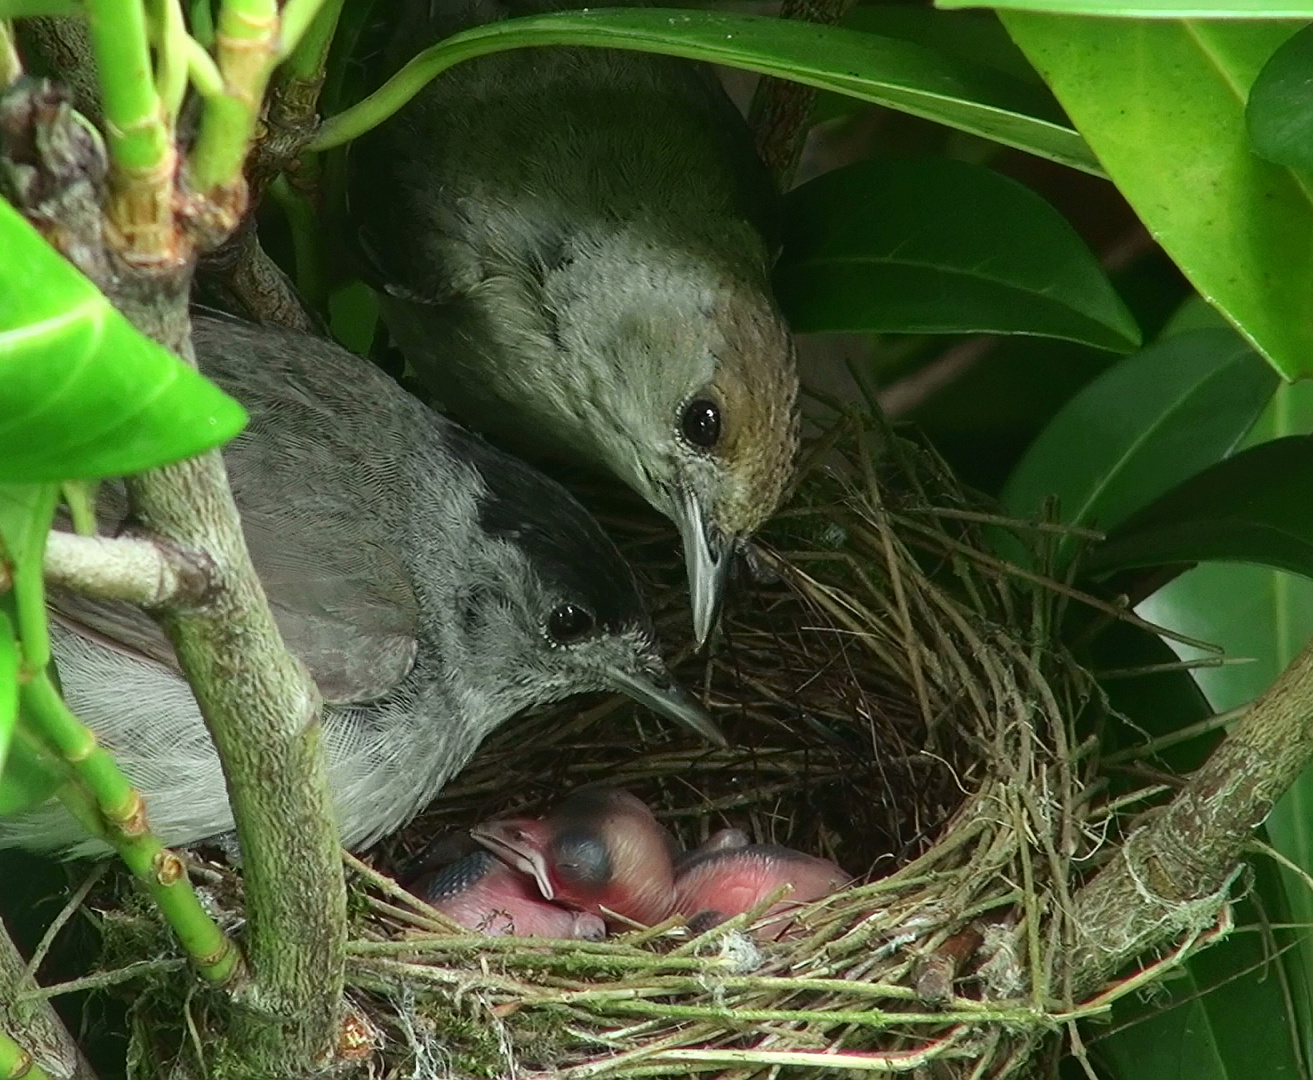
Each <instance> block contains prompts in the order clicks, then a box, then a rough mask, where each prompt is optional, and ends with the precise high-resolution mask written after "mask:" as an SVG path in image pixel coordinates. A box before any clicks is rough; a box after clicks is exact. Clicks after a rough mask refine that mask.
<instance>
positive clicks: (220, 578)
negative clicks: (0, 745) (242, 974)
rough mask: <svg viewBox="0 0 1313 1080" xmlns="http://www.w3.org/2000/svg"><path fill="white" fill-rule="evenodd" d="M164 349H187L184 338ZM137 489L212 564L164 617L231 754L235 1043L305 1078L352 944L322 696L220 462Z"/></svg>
mask: <svg viewBox="0 0 1313 1080" xmlns="http://www.w3.org/2000/svg"><path fill="white" fill-rule="evenodd" d="M161 336H162V337H164V336H167V335H166V333H164V332H162V333H161ZM157 340H158V339H157ZM168 344H169V345H170V346H172V347H173V348H174V349H175V350H177V351H178V352H179V354H180V355H181V356H183V357H184V358H185V359H189V360H190V359H191V358H192V352H191V346H190V339H189V338H188V336H187V335H186V334H185V333H179V334H178V336H176V337H169V340H168ZM128 490H129V495H130V496H131V500H132V505H133V507H134V509H135V510H136V513H137V515H138V517H139V519H140V520H141V522H142V524H143V525H144V526H145V527H146V528H148V529H150V530H151V531H153V532H154V533H155V534H157V535H159V536H161V537H166V538H168V539H169V540H170V541H171V542H172V543H174V544H177V545H179V546H181V547H183V548H185V549H189V550H197V551H205V552H206V553H207V554H209V555H210V556H211V558H212V559H213V560H214V567H215V571H214V585H213V588H212V589H211V591H210V594H209V596H208V597H207V601H206V603H205V604H203V605H200V606H190V607H185V608H182V609H179V610H174V611H168V612H166V613H165V614H163V615H162V616H161V620H160V621H161V623H162V625H163V627H164V629H165V630H166V632H167V633H168V635H169V638H170V640H171V641H172V642H173V646H174V649H175V650H176V652H177V655H178V660H179V663H180V664H181V665H182V668H183V671H184V672H186V674H187V677H188V680H189V681H190V682H191V685H192V688H193V690H194V691H195V694H196V699H197V702H198V704H199V705H200V707H201V712H202V714H203V715H204V717H205V721H206V725H207V727H208V728H209V731H210V735H211V737H212V739H213V740H214V745H215V748H216V749H217V750H218V753H219V758H220V761H221V762H222V763H223V767H224V773H225V776H226V779H227V782H228V793H229V802H230V803H231V805H232V809H233V817H234V818H235V819H236V823H237V835H238V840H239V842H240V844H241V850H242V871H243V878H244V879H245V882H246V900H247V916H248V919H249V921H250V934H249V938H248V943H247V958H248V961H249V964H250V968H251V975H252V978H251V984H250V991H249V995H248V996H246V997H245V998H244V999H243V1001H244V1003H245V1004H247V1005H249V1008H239V1009H237V1010H235V1012H234V1014H233V1024H234V1031H233V1035H234V1038H233V1039H232V1040H231V1041H230V1046H231V1048H232V1051H233V1053H237V1052H238V1050H239V1048H240V1052H241V1053H242V1054H243V1055H245V1057H246V1059H249V1062H250V1063H258V1064H259V1065H260V1067H261V1068H262V1069H263V1070H264V1071H263V1073H262V1074H261V1073H258V1072H255V1071H253V1070H251V1071H248V1073H247V1075H263V1076H264V1077H278V1076H283V1075H288V1076H293V1075H294V1076H302V1075H304V1074H305V1073H306V1072H307V1071H309V1067H310V1066H311V1065H312V1064H313V1065H318V1064H319V1063H323V1062H327V1061H331V1059H332V1056H333V1053H334V1049H335V1045H336V1038H337V1034H338V1024H339V1018H340V1016H339V1014H340V1009H341V1002H342V980H343V967H344V963H345V944H346V886H345V881H344V876H343V872H342V861H341V856H340V854H339V845H338V832H337V824H336V819H335V816H334V813H333V806H332V801H331V797H330V794H329V788H328V780H327V771H326V769H325V765H324V758H323V751H322V748H321V738H322V733H321V728H320V724H319V715H318V696H317V693H316V691H315V688H314V684H313V683H312V682H311V681H310V679H309V677H308V675H307V674H306V672H305V669H304V668H303V667H302V666H301V664H300V663H298V662H297V661H296V660H295V659H294V658H293V657H292V656H291V655H290V654H289V653H288V652H287V649H286V647H285V646H284V645H283V642H282V638H281V637H280V635H279V633H278V629H277V627H276V625H275V624H274V621H273V617H272V615H271V614H270V612H269V607H268V604H267V602H266V601H265V597H264V593H263V590H262V588H261V586H260V583H259V580H258V578H257V577H256V575H255V571H254V569H253V567H252V566H251V562H250V556H249V554H248V552H247V550H246V545H245V541H244V539H243V537H242V531H241V525H240V519H239V518H238V514H237V508H236V506H235V505H234V504H233V500H232V493H231V491H230V489H229V487H228V483H227V474H226V472H225V470H224V466H223V459H222V457H221V456H220V455H219V454H218V453H217V452H211V453H208V454H204V455H201V456H200V457H197V458H193V459H191V460H189V461H184V462H180V463H178V464H176V465H170V466H168V467H167V468H163V469H157V470H155V471H153V472H150V473H145V474H142V475H140V476H136V477H130V478H129V479H128ZM230 1064H233V1065H237V1064H240V1063H239V1062H233V1063H230Z"/></svg>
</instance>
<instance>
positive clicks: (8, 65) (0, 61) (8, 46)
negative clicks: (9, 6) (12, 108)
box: [0, 19, 23, 87]
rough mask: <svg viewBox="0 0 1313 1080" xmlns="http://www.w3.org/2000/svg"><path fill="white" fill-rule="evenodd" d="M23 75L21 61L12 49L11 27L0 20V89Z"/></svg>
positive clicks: (13, 48)
mask: <svg viewBox="0 0 1313 1080" xmlns="http://www.w3.org/2000/svg"><path fill="white" fill-rule="evenodd" d="M22 74H23V61H22V60H20V59H19V56H18V50H17V49H16V48H15V47H14V28H13V25H12V24H11V23H10V22H9V21H8V20H4V19H0V87H5V86H8V85H9V84H10V83H12V82H15V81H16V80H17V79H18V78H19V77H20V76H22Z"/></svg>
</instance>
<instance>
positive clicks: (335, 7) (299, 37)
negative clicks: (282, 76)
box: [278, 0, 345, 79]
mask: <svg viewBox="0 0 1313 1080" xmlns="http://www.w3.org/2000/svg"><path fill="white" fill-rule="evenodd" d="M344 2H345V0H288V2H287V3H286V4H284V5H283V12H282V19H283V25H282V34H281V35H280V36H281V41H280V42H279V44H278V56H279V58H280V59H283V60H285V61H286V63H285V64H284V70H286V72H287V74H288V75H289V76H290V77H291V78H293V79H312V78H320V79H322V76H323V71H324V63H325V61H327V59H328V50H329V47H330V46H331V45H332V44H333V35H334V33H335V32H336V31H337V20H338V17H339V16H340V15H341V14H342V4H343V3H344Z"/></svg>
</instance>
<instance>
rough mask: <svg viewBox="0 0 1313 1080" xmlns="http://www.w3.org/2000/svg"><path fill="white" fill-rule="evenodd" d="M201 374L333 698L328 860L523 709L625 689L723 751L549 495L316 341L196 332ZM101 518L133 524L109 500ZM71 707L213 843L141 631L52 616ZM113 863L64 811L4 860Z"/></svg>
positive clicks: (581, 517) (626, 597)
mask: <svg viewBox="0 0 1313 1080" xmlns="http://www.w3.org/2000/svg"><path fill="white" fill-rule="evenodd" d="M194 343H195V346H196V353H197V357H198V360H199V363H200V367H201V370H202V371H203V372H204V373H205V374H206V375H208V376H209V377H210V378H212V379H214V380H215V381H216V382H217V383H218V384H219V385H220V386H222V387H223V388H224V389H225V390H227V391H229V392H230V393H231V394H233V396H234V397H236V398H237V399H238V400H239V401H241V402H242V404H243V405H245V406H246V408H247V410H248V411H249V413H250V417H251V421H250V424H249V426H248V427H247V429H246V430H245V431H244V432H243V433H242V434H241V435H239V436H238V437H237V438H236V439H235V440H234V441H233V442H232V443H230V444H229V445H228V446H227V447H225V449H224V460H225V462H226V464H227V467H228V472H229V477H230V480H231V483H232V488H233V494H234V496H235V498H236V501H237V506H238V508H239V510H240V511H241V516H242V525H243V530H244V532H245V536H246V541H247V545H248V547H249V548H250V551H251V557H252V560H253V562H254V564H255V567H256V570H257V572H258V573H259V575H260V580H261V582H262V583H263V585H264V588H265V592H266V594H267V596H268V598H269V603H270V606H271V608H272V610H273V613H274V617H275V619H276V620H277V622H278V625H279V628H280V630H281V631H282V634H283V637H284V640H285V641H286V642H287V645H288V647H289V649H290V650H291V651H292V652H293V653H294V654H295V655H296V656H297V657H298V658H299V659H300V660H301V661H302V662H303V663H305V665H306V666H307V668H308V669H309V671H310V673H311V675H312V676H313V678H314V680H315V682H316V684H317V685H318V687H319V690H320V692H321V694H322V697H323V700H324V703H325V704H324V710H323V731H324V740H323V741H324V748H325V752H326V755H327V759H328V776H329V783H330V786H331V789H332V796H333V800H334V803H335V806H336V811H337V817H338V823H339V826H340V829H341V835H342V841H343V843H345V844H346V845H348V846H350V847H362V846H364V845H367V844H369V843H371V842H373V841H374V840H377V839H378V838H379V837H381V836H383V835H384V834H386V833H388V832H391V831H393V830H395V829H397V828H399V827H400V826H401V825H403V824H404V823H405V822H406V821H408V820H409V819H410V818H411V817H412V816H413V815H414V814H415V813H416V812H417V811H418V810H420V809H421V808H422V807H423V806H424V805H425V804H426V803H427V802H428V801H429V800H430V799H432V797H433V796H434V795H436V794H437V792H438V791H439V790H440V789H441V787H442V786H443V784H444V783H445V782H446V781H447V779H448V778H449V777H451V776H452V775H453V774H454V773H456V772H457V771H458V770H459V769H460V768H461V767H462V766H463V765H464V764H465V763H466V762H467V761H468V760H469V758H470V757H471V756H472V755H473V753H474V751H475V749H476V748H477V747H478V745H479V743H480V742H481V741H482V740H483V739H484V737H485V736H487V735H488V734H489V733H490V732H491V731H492V730H493V729H494V728H496V727H497V726H498V725H500V724H502V723H503V722H504V721H506V720H508V719H509V718H510V717H512V716H513V715H514V714H516V713H518V712H520V711H521V710H523V709H527V708H530V707H533V706H537V705H544V704H547V703H549V702H554V701H559V700H561V699H563V698H566V697H568V696H570V695H572V694H578V693H583V692H588V691H599V690H612V691H622V692H625V693H628V694H631V695H633V696H635V697H637V698H639V699H640V700H641V701H642V702H644V703H645V704H647V705H649V706H651V707H652V708H653V709H655V710H657V711H658V712H660V713H662V714H663V715H665V716H667V717H670V718H672V719H674V720H677V721H679V722H681V723H684V724H688V725H690V726H691V727H693V728H695V729H696V730H698V731H700V732H701V733H702V734H703V735H704V736H706V737H707V738H710V739H712V740H715V741H721V740H720V735H719V733H718V732H717V731H716V729H715V727H714V726H713V725H712V724H711V722H710V720H709V719H708V717H707V716H706V714H705V713H704V712H703V711H702V710H701V709H700V708H699V707H698V706H697V705H696V704H695V703H694V702H693V701H692V700H690V699H689V698H688V697H687V696H686V695H685V694H684V693H683V692H682V691H681V690H680V689H679V688H678V687H677V686H676V685H675V683H674V682H673V680H672V679H671V677H670V675H669V673H668V671H667V670H666V668H665V666H664V664H663V662H662V660H661V658H660V655H659V654H658V651H657V645H656V640H655V636H654V632H653V629H652V624H651V621H650V619H649V618H648V616H647V614H646V612H645V610H644V608H643V604H642V601H641V600H640V598H639V595H638V591H637V587H636V585H635V582H634V578H633V575H632V573H631V571H630V569H629V567H628V566H627V565H626V563H625V562H624V560H623V558H622V557H621V555H620V553H619V552H618V551H617V550H616V548H615V545H614V544H613V543H612V542H611V541H610V540H609V539H608V538H607V536H606V534H605V533H604V532H603V531H602V530H601V528H600V527H599V526H598V524H597V522H596V521H595V520H593V518H592V517H591V516H590V515H589V514H588V512H587V511H586V510H585V509H584V508H583V507H582V506H580V505H579V503H578V502H576V501H575V500H574V499H573V498H572V497H571V496H570V495H569V494H568V493H567V492H566V491H565V489H564V488H562V487H560V486H559V485H558V484H556V483H554V482H553V481H551V480H548V479H547V478H546V477H545V476H543V475H541V474H540V473H538V472H536V471H535V470H533V469H531V468H529V467H528V466H526V465H525V464H524V463H523V462H521V461H519V460H517V459H515V458H513V457H511V456H509V455H507V454H505V453H502V452H500V451H498V450H496V449H494V448H493V447H491V446H489V445H488V444H487V443H485V442H484V441H483V440H482V439H480V438H478V437H476V436H473V435H471V434H469V433H468V432H466V431H464V430H463V429H462V428H460V427H458V426H457V425H456V424H454V423H452V422H451V421H449V420H446V419H444V418H443V417H441V416H439V415H438V414H437V413H435V412H433V411H432V410H431V409H429V408H427V407H426V406H425V405H423V404H422V403H421V402H419V401H418V400H417V399H415V398H413V397H412V396H411V395H409V394H407V393H406V392H405V391H404V390H402V389H401V388H400V387H399V386H398V385H397V384H396V383H395V382H393V381H392V380H391V379H389V378H388V377H387V376H385V375H384V374H383V373H382V372H380V371H379V370H378V369H377V368H375V367H373V366H372V365H370V364H368V363H366V362H365V361H363V360H361V359H360V358H358V357H356V356H353V355H351V354H350V353H347V352H345V351H344V350H342V349H340V348H338V347H337V346H335V345H333V344H332V343H330V342H327V341H324V340H321V339H319V338H314V337H310V336H307V335H303V334H297V333H292V332H290V331H284V330H276V329H270V328H260V327H255V326H252V325H250V324H246V323H241V322H238V321H236V320H232V319H215V318H198V319H197V320H196V321H195V332H194ZM99 509H100V512H101V513H102V515H103V516H104V517H105V518H106V519H107V523H108V524H109V526H110V529H111V530H113V529H117V528H120V527H124V526H130V524H131V519H130V518H129V517H128V510H127V507H126V505H125V502H124V499H123V493H122V488H121V486H119V485H107V488H106V490H105V491H104V493H103V497H102V501H101V506H100V508H99ZM52 602H53V607H54V613H55V615H56V619H57V622H56V623H55V625H54V626H53V627H52V631H53V634H52V636H53V646H54V654H55V659H56V661H57V663H58V667H59V672H60V676H61V680H62V684H63V690H64V694H65V697H66V699H67V701H68V703H69V704H70V706H71V707H72V708H73V710H74V711H75V712H76V713H77V714H78V716H79V717H80V718H81V719H82V720H83V721H84V722H85V723H86V724H87V725H88V726H90V727H91V728H92V730H94V731H95V733H96V735H97V737H98V738H99V739H100V740H101V742H102V743H103V744H104V745H105V746H107V747H108V748H109V749H110V750H111V751H112V752H113V754H114V755H115V757H116V759H117V760H118V762H119V764H120V765H121V766H122V767H123V769H124V771H125V772H126V773H127V775H128V777H129V778H130V779H131V780H132V781H133V783H134V784H136V785H137V786H138V788H139V789H140V790H141V791H142V793H143V794H144V795H145V797H146V804H147V812H148V814H149V818H150V822H151V825H152V827H153V828H154V830H155V831H156V832H157V833H158V834H159V835H160V836H161V838H162V839H163V840H164V841H165V843H167V844H171V845H179V844H188V843H193V842H196V841H200V840H204V839H207V838H210V837H214V836H216V835H218V834H224V833H226V832H228V831H229V830H231V829H232V827H233V818H232V812H231V810H230V809H229V806H228V799H227V791H226V788H225V785H224V779H223V773H222V771H221V769H220V765H219V759H218V757H217V755H216V753H215V751H214V747H213V745H212V744H211V742H210V738H209V735H208V733H207V731H206V729H205V725H204V723H203V721H202V719H201V715H200V712H199V710H198V709H197V706H196V703H195V700H194V699H193V698H192V695H191V691H190V688H189V687H188V685H187V683H186V681H185V680H184V679H183V677H182V674H181V672H180V670H179V667H178V663H177V659H176V657H175V656H174V654H173V651H172V649H171V647H170V646H169V643H168V641H167V640H166V639H165V637H164V635H163V634H162V632H161V631H160V630H159V629H158V627H156V625H155V624H154V623H153V622H152V621H151V620H150V619H149V618H148V617H147V616H146V615H145V614H143V613H142V612H141V611H140V610H138V609H135V608H132V607H129V606H127V605H125V604H120V603H114V602H103V601H92V600H88V599H86V598H83V597H79V596H75V595H72V594H61V595H56V596H54V597H53V598H52ZM14 845H21V846H24V847H28V848H33V849H38V850H62V851H66V852H69V853H73V854H93V853H99V852H101V851H104V850H105V848H104V846H103V845H102V844H101V843H100V841H98V840H94V839H92V838H90V837H88V836H87V835H86V833H85V832H84V831H83V830H82V829H81V828H80V827H79V826H78V825H77V823H76V822H74V821H73V820H72V819H71V818H70V817H69V816H68V815H67V814H66V813H65V812H64V810H63V808H62V807H61V806H60V805H59V804H57V803H51V804H45V805H43V806H41V807H38V808H36V809H34V810H31V811H29V812H27V813H26V814H23V815H21V816H18V817H14V818H8V819H5V820H4V821H0V846H14Z"/></svg>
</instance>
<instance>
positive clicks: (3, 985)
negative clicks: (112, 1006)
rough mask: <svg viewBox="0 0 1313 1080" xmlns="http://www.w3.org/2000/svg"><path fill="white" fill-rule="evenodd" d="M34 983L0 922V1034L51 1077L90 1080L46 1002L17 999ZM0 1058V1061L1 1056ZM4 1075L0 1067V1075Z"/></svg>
mask: <svg viewBox="0 0 1313 1080" xmlns="http://www.w3.org/2000/svg"><path fill="white" fill-rule="evenodd" d="M35 985H36V984H35V983H34V982H33V981H32V977H31V976H30V975H28V974H27V965H26V964H25V963H24V962H23V957H22V955H21V954H20V953H19V951H18V949H17V948H16V947H15V946H14V943H13V942H12V941H11V940H10V938H9V934H8V933H7V932H6V930H5V927H4V924H3V923H0V1035H8V1036H9V1037H10V1039H12V1040H14V1041H15V1042H16V1043H17V1044H18V1045H19V1046H21V1048H22V1050H23V1051H25V1052H26V1053H28V1054H30V1055H32V1057H33V1059H34V1060H35V1062H36V1063H37V1065H38V1066H39V1067H41V1068H42V1069H44V1071H45V1073H46V1075H48V1076H50V1077H51V1078H52V1080H90V1078H91V1077H92V1076H93V1074H92V1072H91V1068H90V1066H88V1065H87V1063H86V1062H85V1061H84V1060H83V1059H82V1055H81V1054H80V1053H79V1052H78V1048H77V1045H76V1044H75V1043H74V1042H73V1038H72V1036H71V1035H69V1033H68V1031H67V1029H66V1028H65V1027H64V1024H63V1022H62V1021H61V1020H60V1019H59V1016H58V1015H57V1014H56V1013H55V1010H54V1007H53V1006H52V1005H51V1004H50V1002H49V1001H44V1000H42V1001H35V1000H27V1001H23V1002H19V1000H18V995H19V993H20V992H21V991H24V990H30V989H32V988H34V987H35ZM0 1061H3V1058H2V1056H0ZM4 1075H5V1072H4V1069H3V1067H2V1066H0V1076H4ZM19 1075H22V1074H19ZM27 1075H29V1076H38V1075H40V1074H39V1073H28V1074H27Z"/></svg>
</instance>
